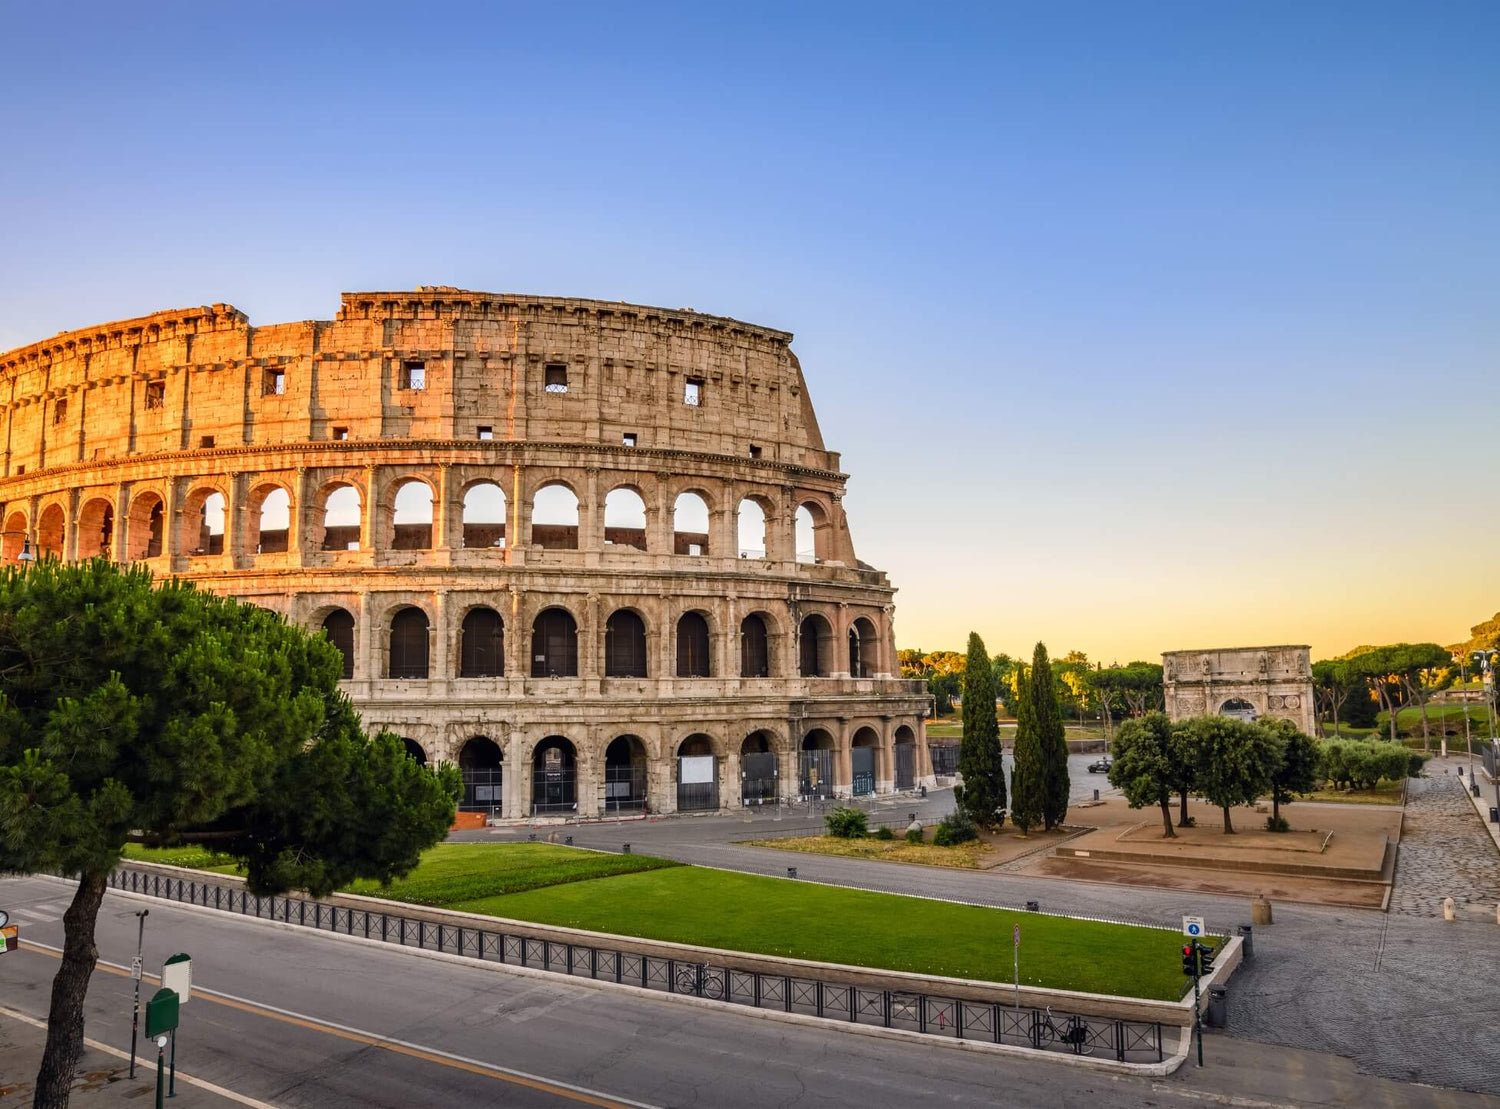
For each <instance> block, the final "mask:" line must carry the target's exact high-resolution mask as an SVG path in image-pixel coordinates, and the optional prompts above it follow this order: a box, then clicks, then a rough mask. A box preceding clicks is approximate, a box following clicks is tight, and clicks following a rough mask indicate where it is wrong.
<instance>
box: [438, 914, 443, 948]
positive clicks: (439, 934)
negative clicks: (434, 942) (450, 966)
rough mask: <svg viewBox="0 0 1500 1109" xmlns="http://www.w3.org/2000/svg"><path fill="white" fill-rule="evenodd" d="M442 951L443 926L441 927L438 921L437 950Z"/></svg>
mask: <svg viewBox="0 0 1500 1109" xmlns="http://www.w3.org/2000/svg"><path fill="white" fill-rule="evenodd" d="M442 949H443V925H442V922H441V921H439V922H438V950H439V951H441V950H442Z"/></svg>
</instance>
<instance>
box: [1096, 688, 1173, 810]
mask: <svg viewBox="0 0 1500 1109" xmlns="http://www.w3.org/2000/svg"><path fill="white" fill-rule="evenodd" d="M1175 730H1176V726H1175V725H1174V724H1173V723H1172V722H1171V721H1170V720H1168V719H1167V714H1166V713H1164V712H1148V713H1147V714H1146V715H1145V716H1141V717H1137V718H1135V719H1133V720H1127V721H1125V723H1123V724H1121V725H1120V730H1119V732H1117V733H1116V735H1115V741H1114V762H1113V763H1112V764H1111V765H1110V768H1109V782H1110V785H1112V786H1114V787H1115V788H1116V789H1118V790H1119V791H1120V792H1121V793H1123V794H1124V795H1125V800H1126V801H1127V802H1129V804H1130V807H1131V808H1132V809H1141V808H1145V807H1146V806H1147V805H1157V806H1159V807H1160V808H1161V823H1162V828H1163V837H1164V838H1166V839H1175V838H1176V836H1177V833H1176V832H1174V831H1173V830H1172V790H1173V786H1174V784H1175V778H1174V776H1173V773H1172V759H1173V732H1174V731H1175Z"/></svg>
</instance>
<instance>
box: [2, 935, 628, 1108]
mask: <svg viewBox="0 0 1500 1109" xmlns="http://www.w3.org/2000/svg"><path fill="white" fill-rule="evenodd" d="M20 947H21V949H22V950H23V951H24V950H31V951H35V952H36V953H37V954H39V955H48V956H50V957H52V958H54V959H61V958H62V951H61V950H60V949H59V948H56V947H53V946H51V945H50V944H41V943H37V942H36V941H35V940H22V941H21V944H20ZM97 966H98V968H99V969H100V970H102V971H104V972H105V973H106V974H113V975H117V976H119V977H122V978H129V977H130V968H129V967H123V966H119V965H118V964H115V963H107V962H105V961H104V960H102V959H101V960H99V962H98V963H97ZM142 979H143V980H144V981H151V982H157V981H159V979H158V978H157V976H156V975H154V974H143V975H142ZM193 997H194V998H198V997H202V998H203V999H204V1000H205V1001H211V1002H213V1003H214V1004H216V1005H223V1006H224V1007H225V1008H229V1009H238V1010H240V1011H241V1012H245V1013H250V1014H253V1015H254V1016H259V1017H265V1018H267V1019H269V1020H276V1021H280V1022H281V1023H283V1024H290V1025H293V1026H295V1027H298V1028H305V1029H308V1030H309V1031H312V1032H322V1033H323V1034H325V1035H328V1036H334V1037H337V1038H338V1039H341V1040H348V1041H349V1042H351V1043H357V1044H363V1045H365V1046H366V1047H378V1048H380V1049H381V1050H383V1051H389V1052H392V1053H393V1054H396V1055H405V1056H408V1057H410V1058H412V1059H421V1060H422V1061H423V1062H427V1063H436V1064H437V1065H438V1066H442V1067H448V1068H449V1069H451V1070H457V1071H465V1072H467V1073H469V1074H475V1075H479V1076H481V1077H483V1078H494V1079H497V1080H498V1081H501V1082H508V1083H510V1084H511V1085H514V1086H522V1087H525V1088H526V1089H529V1090H537V1091H539V1092H541V1093H547V1094H551V1095H553V1096H554V1097H559V1098H562V1099H564V1100H565V1101H573V1102H578V1103H579V1104H582V1105H593V1106H596V1107H598V1109H656V1107H655V1106H650V1105H647V1104H646V1103H645V1102H640V1101H622V1100H619V1099H617V1098H611V1097H609V1096H607V1095H605V1094H601V1093H599V1092H597V1091H595V1090H590V1089H586V1088H585V1087H582V1086H573V1085H571V1084H569V1083H563V1082H556V1081H551V1080H549V1079H545V1078H539V1077H537V1076H536V1075H531V1074H526V1073H525V1072H523V1071H515V1070H511V1069H509V1068H508V1067H500V1066H496V1065H495V1064H493V1063H485V1062H482V1061H481V1060H478V1059H468V1058H465V1057H464V1056H462V1055H453V1054H451V1053H449V1052H446V1051H439V1050H437V1049H436V1048H430V1047H423V1046H421V1045H420V1044H412V1043H407V1042H405V1041H404V1040H396V1039H392V1038H390V1037H387V1036H379V1035H376V1034H375V1033H373V1032H365V1031H362V1030H361V1029H358V1028H350V1027H348V1026H346V1025H341V1024H335V1023H333V1022H331V1021H324V1020H319V1019H318V1018H316V1017H310V1016H307V1015H305V1014H303V1013H294V1012H292V1011H291V1010H289V1009H278V1008H276V1007H275V1006H270V1005H263V1004H261V1003H259V1002H256V1001H250V1000H249V999H247V998H242V997H235V996H234V995H233V994H226V993H221V992H220V991H218V990H209V989H205V988H204V987H202V986H199V985H196V984H195V985H194V986H193Z"/></svg>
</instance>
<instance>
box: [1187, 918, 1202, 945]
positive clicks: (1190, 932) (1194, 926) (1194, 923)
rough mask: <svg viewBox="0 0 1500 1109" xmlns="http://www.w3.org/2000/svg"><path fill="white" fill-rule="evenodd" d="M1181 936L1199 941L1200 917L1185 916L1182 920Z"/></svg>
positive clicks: (1200, 932) (1200, 933) (1200, 935)
mask: <svg viewBox="0 0 1500 1109" xmlns="http://www.w3.org/2000/svg"><path fill="white" fill-rule="evenodd" d="M1182 934H1183V935H1184V936H1192V937H1193V939H1195V940H1196V939H1201V938H1202V936H1203V934H1204V933H1203V918H1202V917H1201V916H1185V917H1183V918H1182Z"/></svg>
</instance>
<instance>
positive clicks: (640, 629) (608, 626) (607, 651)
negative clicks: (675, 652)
mask: <svg viewBox="0 0 1500 1109" xmlns="http://www.w3.org/2000/svg"><path fill="white" fill-rule="evenodd" d="M604 676H605V677H606V678H644V677H645V676H646V624H645V621H643V620H642V619H641V618H640V617H639V616H638V615H636V614H635V613H634V612H631V611H630V610H629V609H628V608H622V609H617V610H615V611H614V612H612V613H610V614H609V619H608V620H607V621H605V624H604Z"/></svg>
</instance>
